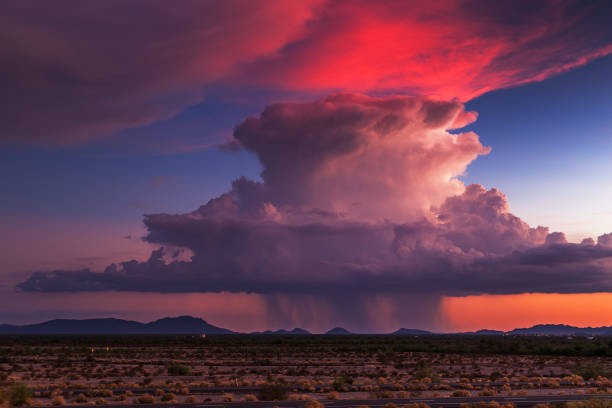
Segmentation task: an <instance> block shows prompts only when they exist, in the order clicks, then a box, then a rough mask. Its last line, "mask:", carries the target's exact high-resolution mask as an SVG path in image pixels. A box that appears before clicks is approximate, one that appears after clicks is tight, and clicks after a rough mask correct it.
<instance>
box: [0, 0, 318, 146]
mask: <svg viewBox="0 0 612 408" xmlns="http://www.w3.org/2000/svg"><path fill="white" fill-rule="evenodd" d="M315 3H316V1H309V0H306V1H300V2H287V1H277V0H272V1H268V0H266V1H260V0H253V1H241V0H227V1H222V2H218V1H212V0H203V1H199V0H193V1H192V0H187V1H181V3H180V4H173V5H169V4H168V3H165V2H162V1H142V0H109V1H104V2H81V1H78V0H67V1H62V2H61V3H49V2H46V1H36V0H24V1H13V2H6V3H4V4H3V6H2V13H1V15H0V81H1V83H2V94H1V95H0V103H1V105H2V110H1V111H0V123H1V125H0V135H1V138H0V140H1V141H5V142H6V141H9V142H26V143H32V142H35V143H45V144H70V143H78V142H82V141H84V140H91V139H93V138H95V137H99V136H100V135H103V134H107V133H111V132H113V131H116V130H120V129H125V128H129V127H136V126H141V125H144V124H148V123H152V122H155V121H158V120H162V119H165V118H168V117H169V116H172V115H174V114H176V113H178V112H180V111H181V110H183V109H184V108H186V107H187V106H190V105H194V104H196V103H198V102H200V101H201V100H202V98H203V92H202V86H204V85H206V84H210V83H211V82H213V81H215V80H217V79H219V78H220V77H222V76H223V75H226V74H227V73H228V72H230V71H231V70H232V69H234V68H235V67H236V65H237V64H239V63H241V62H246V61H250V60H251V59H253V58H255V57H257V56H259V55H262V54H267V53H271V52H274V51H275V50H277V49H279V48H280V47H281V46H282V45H284V44H285V43H286V42H288V41H291V40H293V39H295V38H296V37H297V36H299V34H300V31H301V28H302V26H303V23H304V22H305V21H306V20H307V19H308V18H309V16H310V14H311V11H310V10H311V8H312V6H313V4H315Z"/></svg>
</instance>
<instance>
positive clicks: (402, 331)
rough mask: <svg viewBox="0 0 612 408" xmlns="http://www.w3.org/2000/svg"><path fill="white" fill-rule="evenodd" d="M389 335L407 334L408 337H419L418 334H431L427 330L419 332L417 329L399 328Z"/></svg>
mask: <svg viewBox="0 0 612 408" xmlns="http://www.w3.org/2000/svg"><path fill="white" fill-rule="evenodd" d="M391 334H404V335H406V334H409V335H419V334H433V333H432V332H429V331H427V330H419V329H406V328H403V327H402V328H401V329H399V330H396V331H394V332H393V333H391Z"/></svg>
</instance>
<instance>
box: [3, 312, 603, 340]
mask: <svg viewBox="0 0 612 408" xmlns="http://www.w3.org/2000/svg"><path fill="white" fill-rule="evenodd" d="M0 334H198V335H200V334H239V333H238V332H235V331H232V330H229V329H224V328H222V327H217V326H213V325H212V324H210V323H208V322H207V321H205V320H203V319H201V318H197V317H192V316H179V317H166V318H163V319H158V320H155V321H152V322H149V323H141V322H137V321H133V320H122V319H114V318H105V319H82V320H77V319H55V320H49V321H46V322H43V323H36V324H27V325H22V326H18V325H10V324H1V325H0ZM251 334H272V335H305V334H311V333H310V332H308V331H307V330H305V329H301V328H298V327H296V328H294V329H293V330H285V329H280V330H275V331H271V330H266V331H262V332H254V333H251ZM325 334H330V335H351V334H355V333H351V332H350V331H348V330H346V329H345V328H342V327H334V328H333V329H331V330H329V331H327V332H326V333H325ZM391 334H394V335H412V336H419V335H433V334H445V333H433V332H429V331H426V330H419V329H407V328H400V329H398V330H396V331H395V332H393V333H391ZM446 334H466V335H467V334H476V335H555V336H566V335H567V336H569V335H577V336H602V335H612V326H602V327H575V326H568V325H564V324H538V325H535V326H532V327H528V328H520V329H514V330H510V331H507V332H504V331H499V330H478V331H475V332H464V333H446Z"/></svg>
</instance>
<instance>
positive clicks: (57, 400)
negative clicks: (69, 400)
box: [51, 395, 66, 407]
mask: <svg viewBox="0 0 612 408" xmlns="http://www.w3.org/2000/svg"><path fill="white" fill-rule="evenodd" d="M51 405H54V406H56V407H57V406H60V405H66V400H65V399H64V397H63V396H61V395H57V396H55V397H53V399H52V400H51Z"/></svg>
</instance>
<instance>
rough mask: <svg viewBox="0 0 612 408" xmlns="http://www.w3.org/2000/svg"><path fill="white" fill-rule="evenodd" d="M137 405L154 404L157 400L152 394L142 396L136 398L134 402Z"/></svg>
mask: <svg viewBox="0 0 612 408" xmlns="http://www.w3.org/2000/svg"><path fill="white" fill-rule="evenodd" d="M134 402H136V403H137V404H154V403H155V398H153V396H152V395H151V394H142V395H141V396H140V397H138V398H136V400H135V401H134Z"/></svg>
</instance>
